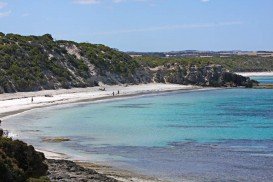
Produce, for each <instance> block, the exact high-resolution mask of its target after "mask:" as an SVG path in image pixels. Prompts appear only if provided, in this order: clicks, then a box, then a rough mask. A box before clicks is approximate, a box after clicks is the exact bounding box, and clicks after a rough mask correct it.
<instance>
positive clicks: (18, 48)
mask: <svg viewBox="0 0 273 182" xmlns="http://www.w3.org/2000/svg"><path fill="white" fill-rule="evenodd" d="M200 63H201V64H200ZM205 63H206V64H205ZM216 63H217V64H216ZM235 63H236V60H235V59H234V61H233V62H232V65H229V63H227V62H225V61H220V62H219V61H218V62H217V61H208V60H207V59H204V60H201V59H200V60H191V59H187V60H185V61H184V60H180V59H166V58H158V57H151V56H145V57H143V56H141V57H138V58H132V57H131V56H130V55H129V54H127V53H123V52H120V51H118V50H116V49H112V48H109V47H107V46H104V45H97V44H89V43H76V42H72V41H64V40H62V41H54V40H53V38H52V36H51V35H49V34H46V35H43V36H21V35H16V34H6V35H5V34H3V33H0V93H10V92H21V91H37V90H42V89H59V88H73V87H92V86H97V85H99V84H100V83H103V84H109V85H113V84H140V83H150V82H162V83H178V84H195V85H203V86H249V83H250V80H249V79H248V78H244V77H240V76H238V75H233V74H232V75H230V74H231V73H228V74H229V76H228V79H227V70H226V68H228V69H230V67H233V68H234V67H235V65H234V64H235ZM221 65H224V67H223V66H221ZM253 67H254V66H253ZM268 68H270V66H268ZM233 70H234V69H233Z"/></svg>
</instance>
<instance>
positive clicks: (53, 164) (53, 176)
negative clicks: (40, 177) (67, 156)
mask: <svg viewBox="0 0 273 182" xmlns="http://www.w3.org/2000/svg"><path fill="white" fill-rule="evenodd" d="M47 165H48V166H49V169H48V175H47V176H48V178H49V179H50V181H51V182H55V181H56V182H60V181H70V182H78V181H85V182H118V181H117V180H115V179H113V178H110V177H107V176H106V175H103V174H99V173H97V172H96V171H94V170H92V169H86V168H83V167H81V166H79V165H77V164H76V163H74V162H72V161H67V160H53V159H48V160H47Z"/></svg>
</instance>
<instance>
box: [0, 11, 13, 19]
mask: <svg viewBox="0 0 273 182" xmlns="http://www.w3.org/2000/svg"><path fill="white" fill-rule="evenodd" d="M10 14H11V11H7V12H3V13H1V12H0V18H4V17H7V16H9V15H10Z"/></svg>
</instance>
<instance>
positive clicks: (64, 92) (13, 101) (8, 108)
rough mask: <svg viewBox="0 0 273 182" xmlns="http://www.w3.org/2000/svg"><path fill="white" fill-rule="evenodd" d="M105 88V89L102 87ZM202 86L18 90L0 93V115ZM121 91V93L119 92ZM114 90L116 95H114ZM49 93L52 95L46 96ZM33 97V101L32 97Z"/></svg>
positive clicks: (130, 86)
mask: <svg viewBox="0 0 273 182" xmlns="http://www.w3.org/2000/svg"><path fill="white" fill-rule="evenodd" d="M102 88H105V91H102V90H101V89H102ZM198 88H201V87H197V86H191V85H189V86H186V85H178V84H160V83H151V84H141V85H129V86H127V85H114V86H109V85H105V86H100V87H89V88H73V89H60V90H43V91H37V92H18V93H8V94H0V117H3V116H9V115H12V114H15V113H18V112H22V111H25V110H29V109H32V108H39V107H46V106H51V105H56V104H67V103H74V102H81V101H82V102H84V101H92V100H98V99H105V98H107V99H109V98H116V97H117V96H119V97H122V96H130V95H136V94H148V93H155V92H165V91H175V90H192V89H198ZM118 91H119V95H117V92H118ZM113 92H114V93H115V96H114V97H113ZM45 95H48V96H50V97H46V96H45ZM32 97H33V102H31V98H32Z"/></svg>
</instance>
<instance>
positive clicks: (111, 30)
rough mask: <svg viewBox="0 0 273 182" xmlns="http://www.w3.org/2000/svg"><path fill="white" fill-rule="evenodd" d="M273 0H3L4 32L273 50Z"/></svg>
mask: <svg viewBox="0 0 273 182" xmlns="http://www.w3.org/2000/svg"><path fill="white" fill-rule="evenodd" d="M272 17H273V1H272V0H0V32H4V33H10V32H12V33H19V34H24V35H30V34H32V35H42V34H45V33H50V34H52V35H53V36H54V38H56V39H68V40H74V41H77V42H90V43H101V44H106V45H108V46H110V47H114V48H117V49H120V50H123V51H176V50H189V49H190V50H192V49H195V50H273V19H272Z"/></svg>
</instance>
